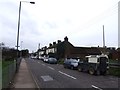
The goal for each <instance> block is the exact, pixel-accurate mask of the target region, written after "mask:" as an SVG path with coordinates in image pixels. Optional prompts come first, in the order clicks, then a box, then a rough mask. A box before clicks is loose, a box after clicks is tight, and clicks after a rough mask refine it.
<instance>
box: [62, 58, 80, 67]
mask: <svg viewBox="0 0 120 90" xmlns="http://www.w3.org/2000/svg"><path fill="white" fill-rule="evenodd" d="M63 65H64V68H70V69H77V67H78V61H77V60H76V59H66V60H65V61H64V64H63Z"/></svg>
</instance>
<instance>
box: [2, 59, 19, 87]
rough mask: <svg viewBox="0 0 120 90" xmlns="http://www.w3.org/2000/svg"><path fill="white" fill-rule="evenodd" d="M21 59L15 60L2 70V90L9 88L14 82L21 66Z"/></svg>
mask: <svg viewBox="0 0 120 90" xmlns="http://www.w3.org/2000/svg"><path fill="white" fill-rule="evenodd" d="M20 62H21V58H19V59H17V61H16V60H14V61H13V62H12V63H10V64H8V65H7V66H5V67H3V68H2V88H7V87H8V86H9V84H10V82H12V80H13V78H14V75H15V73H16V71H18V69H19V66H20Z"/></svg>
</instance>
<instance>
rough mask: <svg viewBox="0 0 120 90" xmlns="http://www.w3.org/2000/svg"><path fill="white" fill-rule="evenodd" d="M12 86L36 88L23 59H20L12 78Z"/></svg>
mask: <svg viewBox="0 0 120 90" xmlns="http://www.w3.org/2000/svg"><path fill="white" fill-rule="evenodd" d="M12 88H37V86H36V84H35V81H34V79H33V77H32V75H31V73H30V71H29V69H28V67H27V63H26V61H25V59H22V60H21V64H20V67H19V71H18V72H17V73H16V75H15V78H14V80H13V86H12Z"/></svg>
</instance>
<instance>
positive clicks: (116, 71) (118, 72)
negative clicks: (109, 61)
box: [109, 67, 120, 77]
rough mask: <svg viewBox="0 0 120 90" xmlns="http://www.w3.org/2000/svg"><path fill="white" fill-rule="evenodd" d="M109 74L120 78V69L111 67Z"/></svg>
mask: <svg viewBox="0 0 120 90" xmlns="http://www.w3.org/2000/svg"><path fill="white" fill-rule="evenodd" d="M109 74H110V75H113V76H118V77H120V67H110V68H109Z"/></svg>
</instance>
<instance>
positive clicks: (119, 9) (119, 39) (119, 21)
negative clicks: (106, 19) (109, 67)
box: [118, 1, 120, 48]
mask: <svg viewBox="0 0 120 90" xmlns="http://www.w3.org/2000/svg"><path fill="white" fill-rule="evenodd" d="M118 48H120V1H119V2H118Z"/></svg>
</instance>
